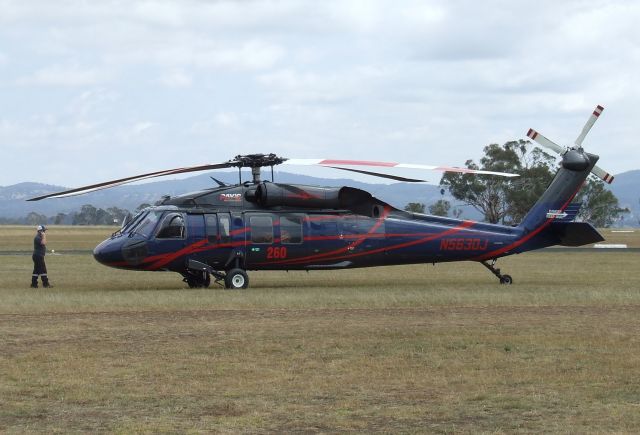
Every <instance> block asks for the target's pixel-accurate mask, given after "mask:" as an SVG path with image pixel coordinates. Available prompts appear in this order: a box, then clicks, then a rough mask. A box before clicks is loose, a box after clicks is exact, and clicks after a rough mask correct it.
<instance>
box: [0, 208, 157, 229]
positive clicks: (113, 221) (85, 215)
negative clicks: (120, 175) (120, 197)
mask: <svg viewBox="0 0 640 435" xmlns="http://www.w3.org/2000/svg"><path fill="white" fill-rule="evenodd" d="M149 206H150V204H140V205H139V206H138V207H137V208H136V209H135V210H134V211H133V214H136V213H137V212H139V211H140V210H142V209H143V208H146V207H149ZM128 214H132V213H131V212H130V211H129V210H126V209H122V208H119V207H109V208H107V209H102V208H97V207H94V206H93V205H91V204H85V205H83V206H82V207H80V210H78V211H75V212H71V213H58V214H56V215H55V216H46V215H44V214H40V213H36V212H31V213H29V214H28V215H26V216H23V217H20V218H6V217H2V218H0V224H5V225H6V224H13V225H47V224H54V225H121V224H122V221H123V220H124V218H125V216H127V215H128Z"/></svg>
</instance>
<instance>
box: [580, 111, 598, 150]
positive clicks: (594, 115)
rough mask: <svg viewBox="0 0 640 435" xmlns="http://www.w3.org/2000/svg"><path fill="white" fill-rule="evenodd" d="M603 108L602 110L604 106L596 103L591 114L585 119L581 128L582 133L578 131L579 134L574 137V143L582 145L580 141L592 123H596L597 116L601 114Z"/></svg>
mask: <svg viewBox="0 0 640 435" xmlns="http://www.w3.org/2000/svg"><path fill="white" fill-rule="evenodd" d="M603 110H604V107H602V106H600V105H598V106H597V107H596V108H595V110H594V111H593V113H592V114H591V116H590V117H589V119H588V120H587V123H586V124H585V125H584V127H583V128H582V133H580V135H579V136H578V138H577V139H576V145H577V146H582V141H583V140H584V137H585V136H586V135H587V133H589V130H591V127H593V124H595V123H596V121H597V120H598V117H599V116H600V114H602V111H603Z"/></svg>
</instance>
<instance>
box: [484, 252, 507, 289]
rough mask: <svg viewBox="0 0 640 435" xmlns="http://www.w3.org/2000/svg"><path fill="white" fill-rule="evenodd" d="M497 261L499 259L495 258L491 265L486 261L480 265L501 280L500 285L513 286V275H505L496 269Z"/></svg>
mask: <svg viewBox="0 0 640 435" xmlns="http://www.w3.org/2000/svg"><path fill="white" fill-rule="evenodd" d="M497 260H498V259H497V258H494V259H493V260H491V264H489V263H488V262H486V261H481V262H480V264H482V265H483V266H484V267H486V268H487V269H489V270H490V271H491V273H493V274H494V275H495V276H496V277H497V278H498V279H499V280H500V284H507V285H510V284H513V278H511V275H503V274H501V273H500V269H498V268H497V267H496V261H497Z"/></svg>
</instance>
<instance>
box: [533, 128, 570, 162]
mask: <svg viewBox="0 0 640 435" xmlns="http://www.w3.org/2000/svg"><path fill="white" fill-rule="evenodd" d="M527 136H528V137H529V138H530V139H531V140H533V141H535V142H537V143H539V144H540V145H542V146H543V147H545V148H549V149H550V150H552V151H554V152H555V153H556V154H560V155H562V154H564V152H565V148H563V147H561V146H560V145H558V144H557V143H555V142H552V141H550V140H549V139H547V138H546V137H544V136H543V135H541V134H540V133H538V132H537V131H535V130H534V129H533V128H530V129H529V132H528V133H527Z"/></svg>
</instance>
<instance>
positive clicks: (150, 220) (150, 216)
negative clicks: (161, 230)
mask: <svg viewBox="0 0 640 435" xmlns="http://www.w3.org/2000/svg"><path fill="white" fill-rule="evenodd" d="M160 216H162V211H153V210H152V211H150V212H149V213H147V214H146V215H145V216H142V217H141V218H140V219H139V223H138V224H136V225H135V226H132V227H131V229H130V230H129V231H131V232H135V233H136V234H140V235H142V236H144V237H149V236H150V235H151V233H153V230H154V228H155V227H156V224H157V223H158V220H159V219H160Z"/></svg>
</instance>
